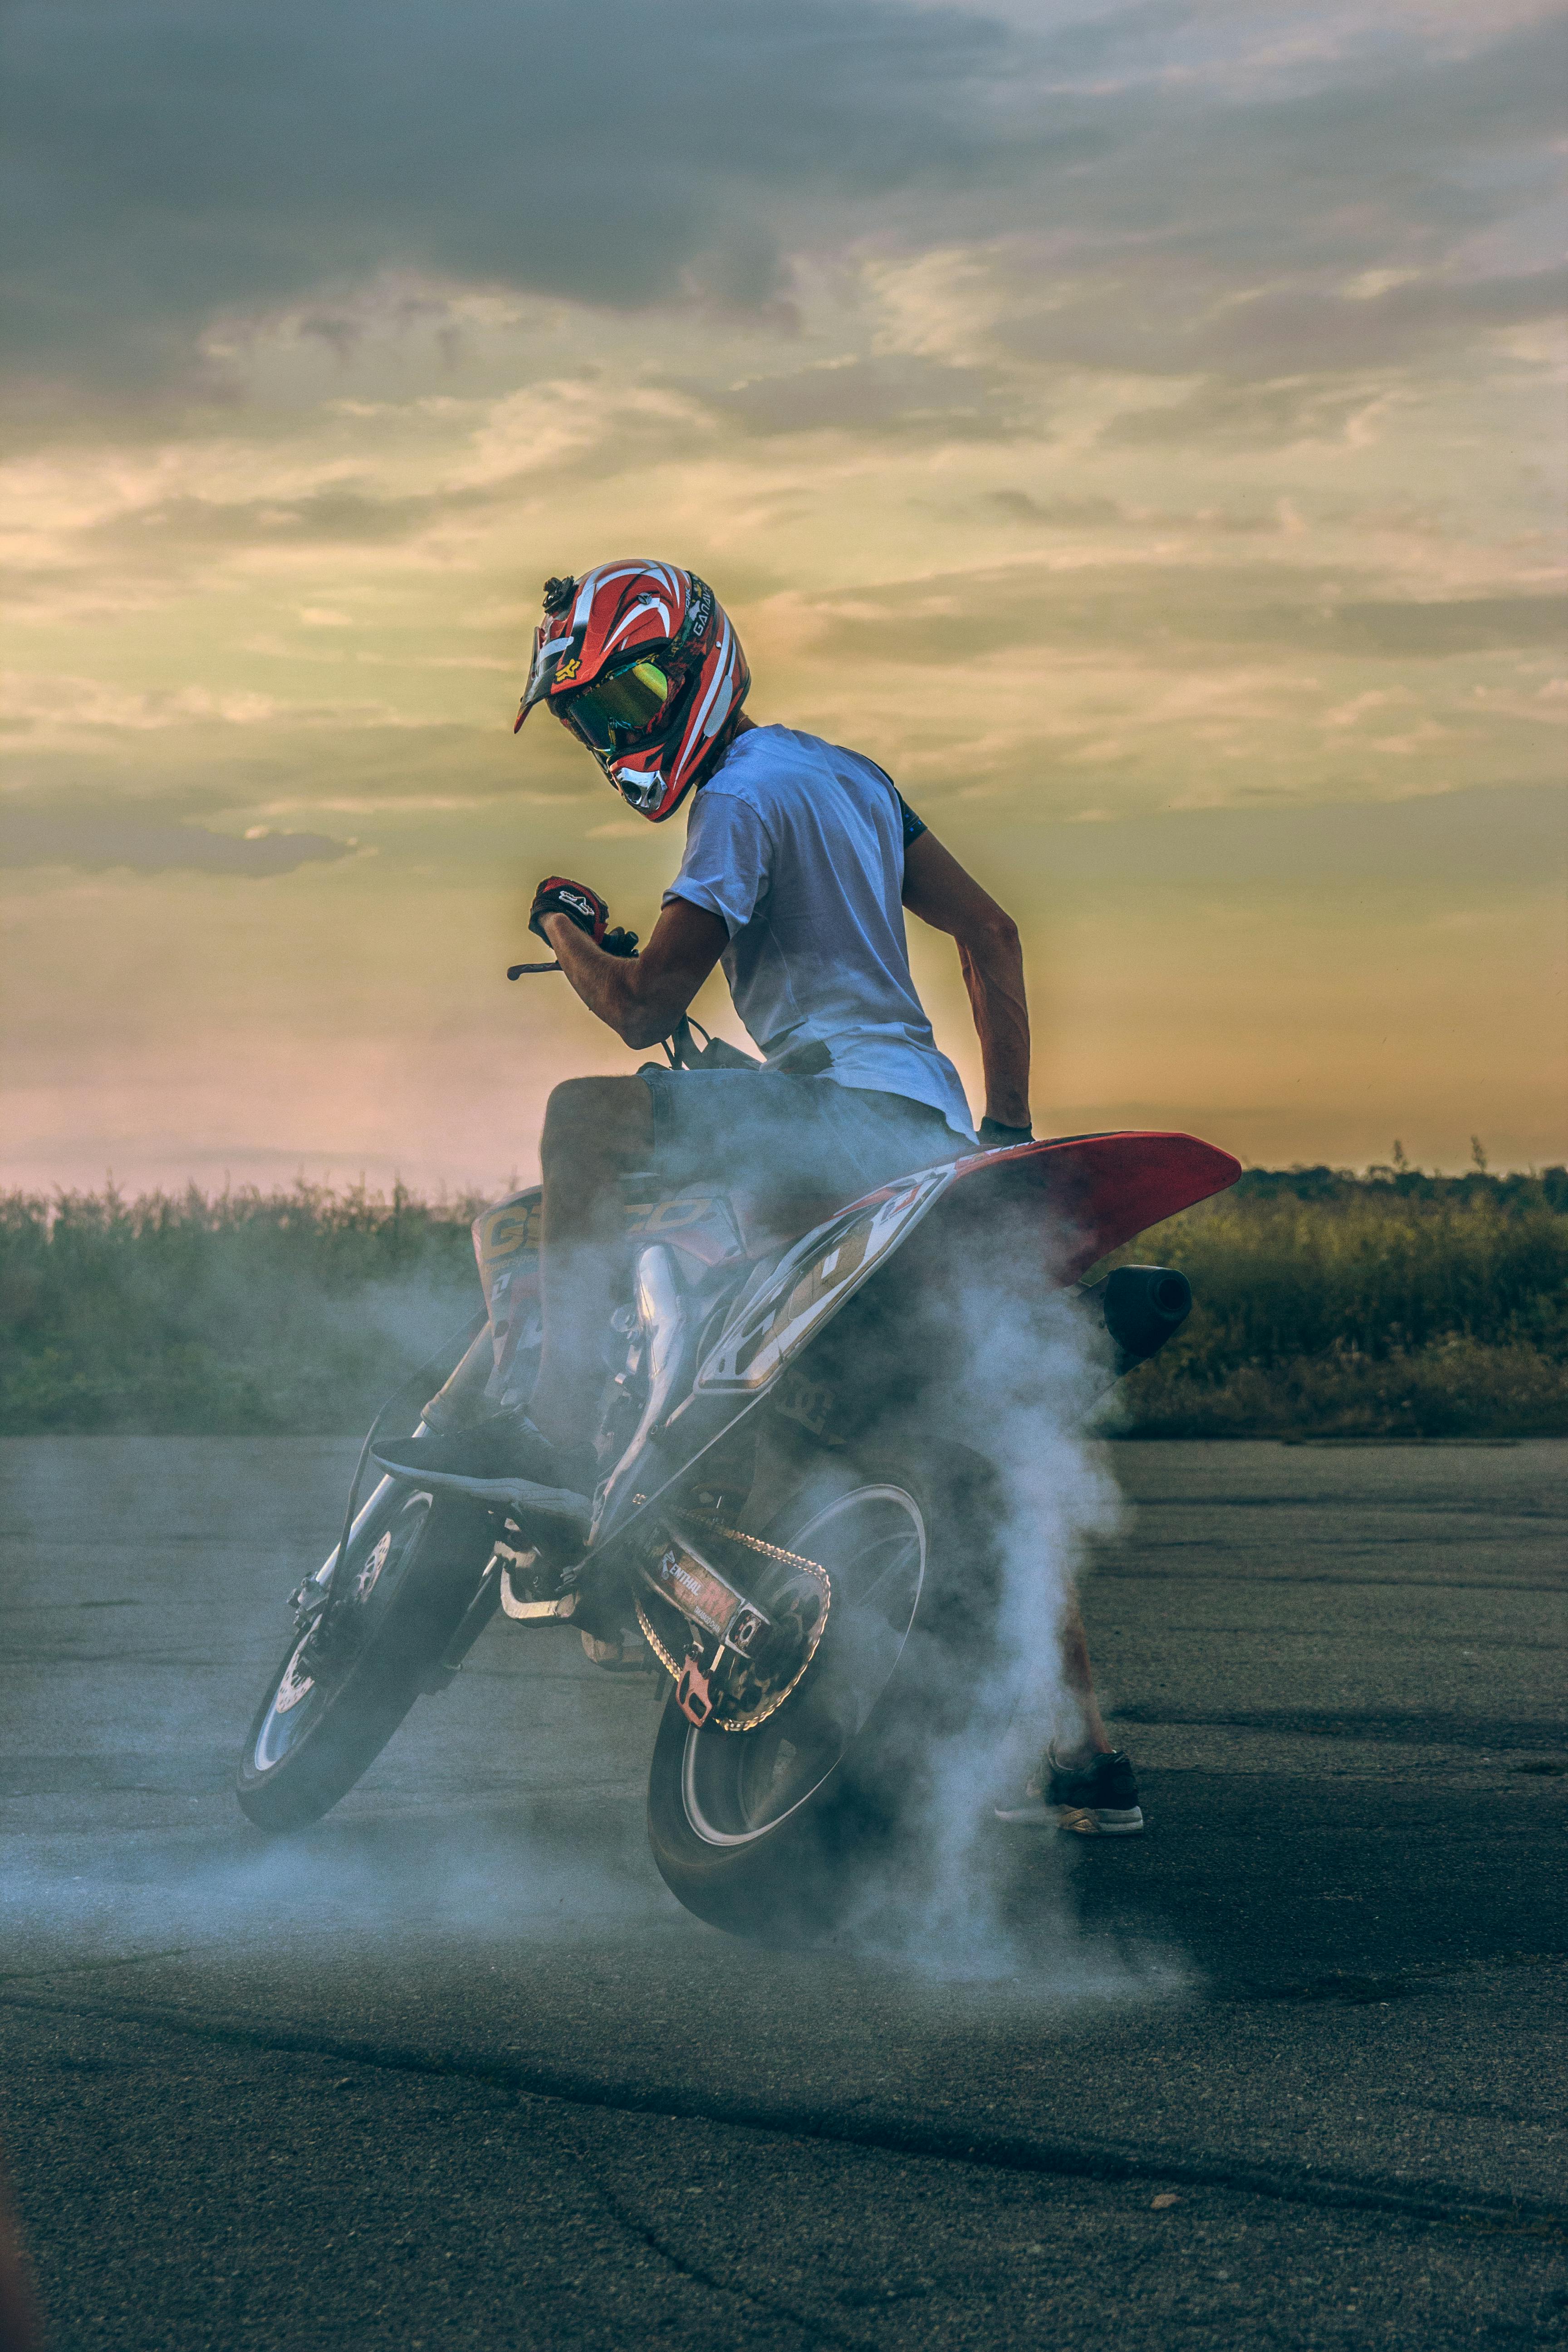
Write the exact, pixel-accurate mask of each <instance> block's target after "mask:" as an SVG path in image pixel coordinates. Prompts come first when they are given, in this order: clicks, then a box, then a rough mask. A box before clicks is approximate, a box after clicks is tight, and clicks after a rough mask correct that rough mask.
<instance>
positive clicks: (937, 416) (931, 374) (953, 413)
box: [704, 353, 1015, 437]
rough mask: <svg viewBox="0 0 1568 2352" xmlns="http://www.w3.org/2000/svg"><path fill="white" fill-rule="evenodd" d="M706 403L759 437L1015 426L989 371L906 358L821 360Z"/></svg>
mask: <svg viewBox="0 0 1568 2352" xmlns="http://www.w3.org/2000/svg"><path fill="white" fill-rule="evenodd" d="M704 396H705V398H706V400H707V402H708V404H709V405H710V407H713V408H716V409H718V410H720V411H721V413H722V414H725V415H730V416H733V417H735V418H737V419H738V420H739V421H740V422H741V423H742V425H745V426H746V427H747V428H748V429H749V430H750V431H752V432H753V433H766V434H774V433H812V432H872V433H878V434H883V433H887V432H889V431H893V432H898V431H913V432H920V431H935V432H938V433H941V434H942V435H943V436H952V437H963V436H968V435H971V434H976V433H979V434H998V433H1004V432H1005V431H1007V430H1008V429H1009V426H1010V425H1011V424H1012V423H1013V422H1014V421H1015V420H1014V419H1013V418H1012V417H1011V415H1009V413H1008V406H1007V404H1006V403H1005V400H1004V398H1003V395H1002V390H1001V387H1000V386H999V385H998V383H996V380H995V378H994V374H993V373H991V372H990V371H987V370H985V369H982V368H975V367H951V366H947V365H945V364H944V363H943V362H941V361H939V360H931V359H925V358H922V357H920V356H918V355H913V354H910V355H906V354H902V353H900V354H897V355H892V356H889V357H885V358H880V357H879V358H872V359H858V358H855V357H853V356H851V357H847V358H845V359H839V360H819V361H816V362H813V363H812V364H811V365H810V366H807V367H804V368H796V369H795V370H793V371H791V372H790V373H788V374H779V375H766V376H757V377H753V378H752V380H751V381H750V382H749V383H737V384H734V385H731V387H729V388H728V389H727V390H725V391H723V392H713V391H709V392H707V393H706V394H705V395H704Z"/></svg>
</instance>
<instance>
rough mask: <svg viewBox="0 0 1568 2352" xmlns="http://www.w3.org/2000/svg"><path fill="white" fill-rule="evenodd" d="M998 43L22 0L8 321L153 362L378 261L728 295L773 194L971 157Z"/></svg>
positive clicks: (642, 17)
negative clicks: (133, 338) (194, 336)
mask: <svg viewBox="0 0 1568 2352" xmlns="http://www.w3.org/2000/svg"><path fill="white" fill-rule="evenodd" d="M1013 46H1016V42H1015V40H1014V38H1013V37H1009V36H1007V35H1005V33H1004V32H1003V31H1002V29H1001V28H1000V27H998V26H995V25H994V24H992V23H990V22H988V21H987V20H986V19H985V18H984V17H981V16H964V15H963V14H961V13H958V12H956V11H951V10H931V11H926V10H923V9H919V8H913V7H908V6H899V5H889V0H730V5H727V6H726V7H725V8H723V9H721V10H715V9H713V8H711V7H710V6H706V5H697V0H668V5H665V6H663V7H661V8H660V10H659V11H658V15H657V16H650V15H649V12H648V10H647V7H646V6H645V5H641V0H581V5H577V6H576V7H574V9H573V10H572V11H571V13H570V15H569V16H564V17H563V16H562V14H561V12H560V10H559V9H558V8H556V7H554V6H552V5H544V0H451V5H447V6H444V7H442V8H440V9H431V8H430V7H429V6H428V5H426V0H375V5H369V0H358V5H354V0H347V5H341V6H334V7H332V8H326V9H323V8H321V7H320V6H319V5H317V0H268V5H266V6H259V5H250V6H247V5H237V6H234V7H230V8H227V9H225V10H220V11H216V12H215V11H213V10H212V9H211V8H209V7H207V6H205V5H201V0H75V5H60V0H24V5H21V6H19V7H17V8H16V9H14V10H13V11H12V14H11V23H10V31H9V49H10V79H11V100H12V121H13V131H12V138H13V171H14V175H15V185H16V198H15V201H14V206H13V220H14V222H16V234H17V236H19V238H20V239H22V240H23V241H25V242H26V244H27V245H29V246H30V247H31V249H32V260H31V263H30V266H29V268H28V271H27V273H26V283H25V284H24V285H23V286H22V287H21V288H19V289H17V298H16V299H17V305H18V309H17V315H16V332H17V333H18V334H19V335H20V336H21V337H22V338H24V339H25V346H26V349H27V350H29V351H30V352H33V353H34V354H36V355H37V358H38V359H40V360H42V361H46V362H47V361H49V360H53V361H55V362H66V363H68V364H69V363H86V362H89V361H96V362H98V363H99V364H100V365H107V366H108V367H110V370H114V369H115V368H117V367H119V368H121V369H123V367H124V366H125V363H126V359H127V356H128V355H127V354H125V353H124V352H123V351H121V353H120V354H119V357H118V359H117V357H116V353H115V348H114V347H115V345H116V344H117V343H119V342H121V339H122V338H123V337H124V335H125V334H126V332H127V331H128V330H130V331H135V332H137V333H138V335H139V338H140V342H141V358H142V363H143V365H144V366H146V367H148V368H152V369H156V368H157V367H158V366H159V365H160V364H163V365H167V364H168V363H169V362H170V361H171V359H172V357H173V356H174V347H175V346H177V345H178V343H179V342H180V341H182V339H185V338H188V335H189V332H190V331H191V329H192V327H193V326H194V325H195V323H196V322H198V321H200V320H204V319H205V318H206V317H208V316H210V315H211V314H213V313H214V312H216V311H217V310H222V309H224V308H238V309H244V308H247V307H263V308H265V307H268V306H271V305H276V304H279V303H280V302H284V301H287V300H289V299H295V298H298V297H300V296H301V295H304V294H307V293H309V292H310V291H311V290H312V289H315V288H318V287H328V288H330V287H331V286H332V285H334V284H353V283H357V282H359V281H361V280H362V279H363V278H365V277H367V276H368V275H371V274H374V272H375V271H377V270H379V269H382V268H387V267H392V268H397V267H407V268H416V269H423V270H426V271H429V272H431V273H434V274H436V275H441V274H450V275H452V276H455V277H457V278H460V279H462V280H465V281H470V282H475V283H481V284H482V283H489V284H494V285H498V286H507V287H512V288H525V289H534V290H537V291H543V292H547V293H551V294H554V295H564V296H567V297H570V298H573V299H578V300H581V301H586V302H599V303H608V304H612V305H616V306H623V307H631V308H636V307H637V306H639V305H644V304H647V303H649V302H655V301H659V300H669V299H675V298H677V297H678V296H679V295H680V294H681V293H682V292H683V291H685V290H687V289H689V288H690V287H692V286H694V285H695V286H698V287H700V288H701V289H703V290H705V291H706V293H707V294H708V295H709V296H710V298H712V299H718V300H721V301H727V302H732V303H741V304H755V303H758V302H761V301H763V300H765V299H768V298H769V297H771V296H772V295H773V294H774V293H775V292H776V291H777V289H778V286H779V275H780V263H779V243H778V237H777V235H776V232H775V228H774V226H773V215H774V213H775V211H776V208H777V205H778V204H779V202H780V200H781V199H784V200H787V199H788V198H789V197H791V196H792V195H794V194H804V193H805V192H807V191H809V192H812V193H813V194H814V196H815V198H816V200H817V201H818V202H820V201H821V200H823V199H832V198H838V199H843V198H844V197H846V196H848V197H860V198H875V197H877V196H879V195H880V194H886V193H887V192H889V191H891V190H894V189H897V188H900V187H902V186H907V185H910V184H924V185H926V186H928V187H929V186H936V185H943V184H952V183H953V182H954V181H955V180H959V179H962V180H963V181H964V182H965V183H972V182H973V181H974V180H975V179H976V178H977V177H978V178H981V179H984V178H985V177H987V176H990V175H991V174H992V173H994V169H995V165H996V161H997V157H998V151H999V150H1003V149H1005V146H1006V144H1007V136H1006V132H1005V128H1004V126H1002V125H1001V124H999V123H998V121H997V120H996V119H995V113H994V103H993V101H994V97H995V85H996V77H997V75H998V73H999V72H1000V71H1002V70H1003V69H1004V68H1005V55H1006V52H1007V50H1008V49H1009V47H1013ZM87 58H90V60H91V65H90V70H88V71H84V70H83V63H84V59H87ZM89 296H90V297H91V298H92V299H91V300H90V301H89V300H88V299H87V298H89Z"/></svg>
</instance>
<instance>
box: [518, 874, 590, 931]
mask: <svg viewBox="0 0 1568 2352" xmlns="http://www.w3.org/2000/svg"><path fill="white" fill-rule="evenodd" d="M543 915H564V916H566V918H567V919H568V920H569V921H571V922H574V923H575V924H576V926H577V929H579V930H580V931H586V932H587V934H588V937H589V938H590V939H591V940H593V942H594V945H595V947H596V948H600V947H603V946H604V944H605V926H606V925H607V924H608V922H609V919H610V910H609V908H608V907H606V906H605V902H604V900H603V898H600V896H599V894H598V892H597V891H596V890H590V889H589V887H588V886H587V884H586V883H585V882H569V881H568V880H567V879H566V877H565V876H564V875H561V874H552V875H551V876H550V877H549V878H548V880H546V881H543V882H542V883H541V884H540V886H539V887H538V889H537V890H536V891H535V892H534V894H533V904H532V906H531V908H529V910H528V928H529V929H530V930H531V931H532V932H534V933H536V934H537V936H538V937H539V938H540V939H542V940H544V944H545V946H546V947H548V946H549V944H550V942H549V940H548V939H546V938H545V934H544V929H543V927H542V923H541V920H540V918H541V917H542V916H543Z"/></svg>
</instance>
